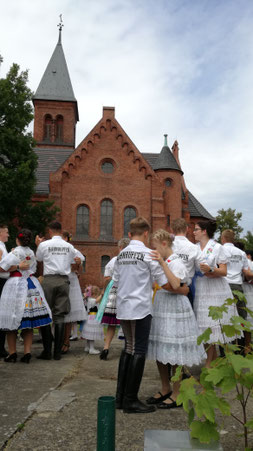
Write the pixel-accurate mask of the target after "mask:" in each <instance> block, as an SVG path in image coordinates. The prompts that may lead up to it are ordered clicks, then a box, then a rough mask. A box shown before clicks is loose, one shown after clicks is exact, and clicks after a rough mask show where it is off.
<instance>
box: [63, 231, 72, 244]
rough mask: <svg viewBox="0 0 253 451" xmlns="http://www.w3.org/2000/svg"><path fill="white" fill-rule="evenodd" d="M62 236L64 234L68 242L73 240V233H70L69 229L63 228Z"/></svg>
mask: <svg viewBox="0 0 253 451" xmlns="http://www.w3.org/2000/svg"><path fill="white" fill-rule="evenodd" d="M62 236H63V238H67V242H68V243H69V242H70V241H71V238H72V234H71V233H69V232H68V231H67V230H63V232H62Z"/></svg>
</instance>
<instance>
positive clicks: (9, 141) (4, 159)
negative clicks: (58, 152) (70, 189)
mask: <svg viewBox="0 0 253 451" xmlns="http://www.w3.org/2000/svg"><path fill="white" fill-rule="evenodd" d="M27 82H28V71H24V72H20V68H19V66H18V65H17V64H13V65H12V67H11V68H10V70H9V72H8V74H7V76H6V78H1V79H0V199H1V202H0V221H1V222H4V223H7V224H8V225H9V226H10V229H11V231H12V234H14V233H15V229H16V228H17V227H23V226H26V227H29V228H30V229H32V230H34V232H43V231H44V228H45V226H46V224H47V223H48V222H49V221H50V220H52V219H53V218H54V217H55V214H56V208H52V204H53V203H52V202H49V201H47V202H46V203H41V204H38V205H36V206H35V205H33V204H32V203H31V198H32V196H33V194H34V189H35V183H36V176H35V171H36V167H37V156H36V154H35V152H34V146H35V141H34V139H33V137H32V134H31V133H30V132H27V128H28V126H29V124H30V122H31V120H32V119H33V108H32V104H31V99H32V91H31V90H30V89H29V87H28V86H27ZM41 221H42V222H41Z"/></svg>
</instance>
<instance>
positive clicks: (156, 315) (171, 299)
mask: <svg viewBox="0 0 253 451" xmlns="http://www.w3.org/2000/svg"><path fill="white" fill-rule="evenodd" d="M167 264H168V267H169V268H170V270H171V271H172V272H173V274H174V275H175V276H176V277H178V278H180V280H181V282H185V281H186V280H187V278H188V273H187V270H186V267H185V265H184V263H183V262H182V261H181V260H180V258H179V257H178V256H177V255H176V254H172V255H171V256H170V257H169V259H168V260H167ZM199 335H200V334H199V330H198V326H197V322H196V318H195V315H194V312H193V310H192V307H191V304H190V301H189V299H188V298H187V297H186V296H183V295H181V294H173V293H170V292H169V291H167V290H163V289H161V290H159V291H157V293H156V295H155V300H154V306H153V319H152V323H151V330H150V335H149V345H148V353H147V358H148V359H150V360H158V361H159V362H161V363H163V364H167V363H170V364H171V365H187V366H189V367H191V366H193V365H199V364H200V363H201V362H202V361H204V360H205V359H206V353H205V350H204V347H203V345H200V346H198V345H197V337H198V336H199Z"/></svg>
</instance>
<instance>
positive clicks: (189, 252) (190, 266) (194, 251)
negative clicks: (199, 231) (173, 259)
mask: <svg viewBox="0 0 253 451" xmlns="http://www.w3.org/2000/svg"><path fill="white" fill-rule="evenodd" d="M172 250H173V253H175V254H177V255H178V257H179V258H180V259H181V260H182V261H183V263H184V264H185V266H186V268H187V271H188V276H189V279H192V278H193V276H194V274H195V264H197V263H198V262H200V260H201V252H200V249H199V247H198V246H197V245H196V244H193V243H191V241H189V240H188V238H186V236H181V235H180V236H175V239H174V241H173V244H172ZM190 283H191V280H189V281H188V284H189V285H190Z"/></svg>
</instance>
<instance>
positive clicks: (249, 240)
mask: <svg viewBox="0 0 253 451" xmlns="http://www.w3.org/2000/svg"><path fill="white" fill-rule="evenodd" d="M242 241H243V243H244V245H245V249H246V250H249V251H253V233H252V232H250V231H249V230H248V232H247V233H246V235H245V236H244V237H243V239H242Z"/></svg>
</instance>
